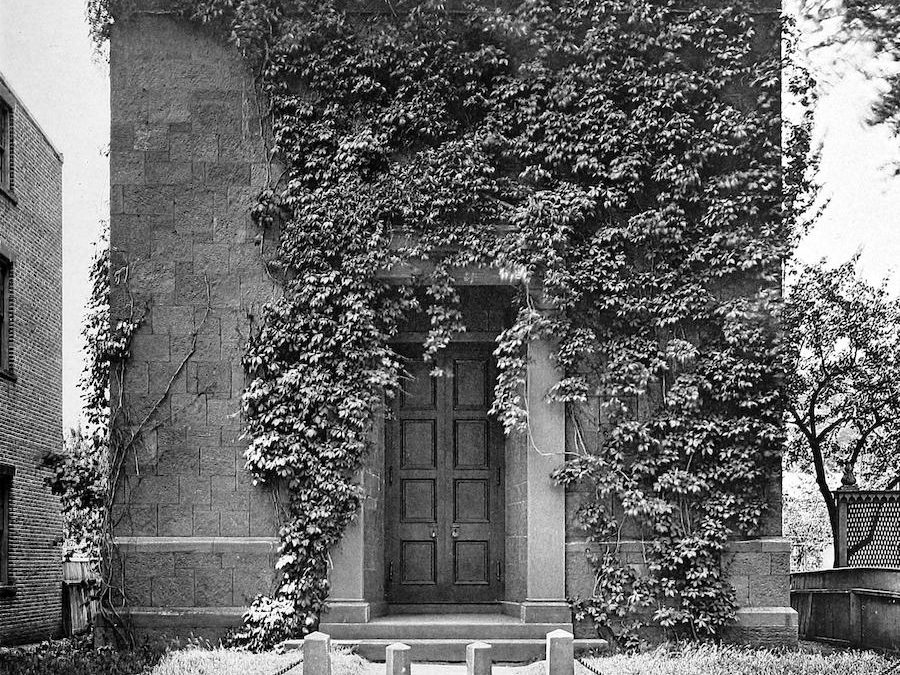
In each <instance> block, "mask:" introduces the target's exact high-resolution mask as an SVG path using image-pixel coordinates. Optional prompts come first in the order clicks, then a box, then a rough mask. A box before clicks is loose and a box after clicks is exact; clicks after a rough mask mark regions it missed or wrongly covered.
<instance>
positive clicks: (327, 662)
mask: <svg viewBox="0 0 900 675" xmlns="http://www.w3.org/2000/svg"><path fill="white" fill-rule="evenodd" d="M303 673H304V675H331V637H329V636H328V635H325V633H320V632H319V631H316V632H315V633H310V634H309V635H307V636H306V637H305V638H303Z"/></svg>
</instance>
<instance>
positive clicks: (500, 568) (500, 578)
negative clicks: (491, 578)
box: [497, 560, 503, 583]
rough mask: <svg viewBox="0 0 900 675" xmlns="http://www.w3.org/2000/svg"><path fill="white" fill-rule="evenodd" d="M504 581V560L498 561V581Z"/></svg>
mask: <svg viewBox="0 0 900 675" xmlns="http://www.w3.org/2000/svg"><path fill="white" fill-rule="evenodd" d="M501 581H503V561H502V560H498V561H497V582H498V583H499V582H501Z"/></svg>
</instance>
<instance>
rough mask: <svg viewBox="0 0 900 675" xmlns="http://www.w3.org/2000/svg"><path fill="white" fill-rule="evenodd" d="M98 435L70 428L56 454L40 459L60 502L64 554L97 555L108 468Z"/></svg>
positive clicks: (49, 454) (103, 447) (103, 448)
mask: <svg viewBox="0 0 900 675" xmlns="http://www.w3.org/2000/svg"><path fill="white" fill-rule="evenodd" d="M106 454H107V453H106V446H105V444H102V436H101V435H100V434H85V433H83V432H82V430H81V429H80V428H79V429H73V430H70V431H69V436H68V437H67V438H66V439H65V444H64V445H63V447H62V449H61V450H60V451H58V452H50V453H48V454H47V456H46V457H44V465H45V466H47V467H48V468H49V469H50V471H51V476H50V479H49V481H48V483H49V485H50V487H51V489H52V491H53V494H55V495H58V496H59V497H60V499H61V501H62V512H63V531H64V534H65V554H66V555H67V556H69V555H71V554H73V553H84V554H86V555H88V556H89V557H90V558H94V559H96V558H97V557H98V556H99V553H100V546H101V537H102V531H103V509H104V506H105V504H106V477H107V474H108V467H107V461H106Z"/></svg>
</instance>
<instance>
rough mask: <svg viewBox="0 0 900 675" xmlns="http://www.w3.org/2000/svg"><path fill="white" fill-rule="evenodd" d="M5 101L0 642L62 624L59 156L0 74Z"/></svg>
mask: <svg viewBox="0 0 900 675" xmlns="http://www.w3.org/2000/svg"><path fill="white" fill-rule="evenodd" d="M0 97H2V98H3V100H4V101H5V102H6V103H7V104H8V105H10V106H11V107H12V108H13V113H12V117H13V122H12V139H13V140H12V146H13V148H12V170H13V171H12V173H13V178H12V189H11V191H10V192H9V193H6V192H3V191H0V255H2V256H3V257H5V258H6V259H8V260H11V262H12V278H11V284H10V286H11V288H10V290H11V293H10V314H11V330H10V336H9V337H10V345H11V350H10V369H9V371H7V372H0V465H5V466H6V467H12V468H13V469H14V470H15V475H14V476H13V478H12V495H11V499H10V522H9V556H10V559H9V581H10V583H9V584H8V585H6V586H0V645H4V644H10V643H15V642H25V641H33V640H43V639H46V638H48V637H52V636H56V635H58V634H59V632H60V631H61V629H62V602H61V601H62V550H61V543H62V517H61V515H60V510H59V502H58V500H57V499H56V498H55V497H54V496H53V495H52V494H51V493H50V490H49V488H48V487H47V486H46V483H45V481H46V479H47V477H48V476H49V471H47V470H46V469H43V468H42V467H41V460H42V458H43V457H44V455H45V454H46V453H47V452H48V451H50V450H58V449H59V447H60V445H61V443H62V350H61V334H62V319H61V313H62V282H61V274H62V248H61V247H62V245H61V228H62V223H61V220H62V198H61V176H62V156H61V155H60V154H59V153H58V152H57V151H56V150H55V149H54V148H53V146H52V145H51V144H50V142H49V141H48V140H47V138H46V136H45V135H44V134H43V132H42V131H41V129H40V128H39V127H38V125H37V124H36V123H35V121H34V120H33V118H32V117H31V116H30V115H29V113H28V111H27V110H26V109H25V107H24V106H23V105H22V104H21V102H20V101H18V100H17V99H16V97H15V95H14V94H13V93H12V92H11V91H10V89H9V87H8V85H7V84H6V83H5V82H4V81H3V79H2V77H0Z"/></svg>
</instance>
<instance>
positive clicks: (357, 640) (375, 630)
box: [284, 613, 607, 663]
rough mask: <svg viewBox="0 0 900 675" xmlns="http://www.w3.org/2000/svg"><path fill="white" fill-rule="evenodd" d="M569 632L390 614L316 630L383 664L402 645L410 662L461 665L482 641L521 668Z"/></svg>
mask: <svg viewBox="0 0 900 675" xmlns="http://www.w3.org/2000/svg"><path fill="white" fill-rule="evenodd" d="M559 629H562V630H565V631H568V632H572V624H571V623H565V622H557V623H526V622H524V621H522V620H521V619H519V618H517V617H512V616H509V615H506V614H499V613H498V614H469V613H466V614H392V615H388V616H381V617H376V618H374V619H372V620H371V621H368V622H366V623H325V622H323V623H322V624H321V625H320V626H319V630H320V631H322V632H323V633H326V634H328V635H330V636H331V638H332V642H331V644H332V645H334V646H337V647H349V648H351V649H353V651H355V652H356V653H357V654H359V655H360V656H362V657H363V658H365V659H367V660H369V661H379V662H380V661H384V658H385V648H386V647H387V646H388V645H389V644H392V643H394V642H402V643H404V644H407V645H409V646H410V647H411V648H412V654H411V658H412V661H413V663H428V662H430V663H441V662H444V663H448V662H464V661H465V660H466V645H468V644H469V643H471V642H476V641H481V642H487V643H489V644H490V645H491V646H492V647H493V650H492V651H493V654H492V655H493V659H494V662H495V663H526V662H529V661H535V660H537V659H542V658H544V656H545V650H546V636H547V633H550V632H552V631H554V630H559ZM284 646H285V648H286V649H300V648H301V647H302V646H303V641H302V640H288V641H287V642H285V643H284ZM606 647H607V643H606V641H605V640H597V639H594V640H575V650H576V652H577V651H586V650H589V649H594V650H602V649H606Z"/></svg>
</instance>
